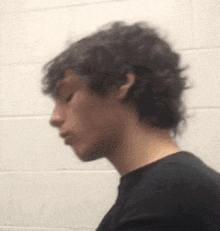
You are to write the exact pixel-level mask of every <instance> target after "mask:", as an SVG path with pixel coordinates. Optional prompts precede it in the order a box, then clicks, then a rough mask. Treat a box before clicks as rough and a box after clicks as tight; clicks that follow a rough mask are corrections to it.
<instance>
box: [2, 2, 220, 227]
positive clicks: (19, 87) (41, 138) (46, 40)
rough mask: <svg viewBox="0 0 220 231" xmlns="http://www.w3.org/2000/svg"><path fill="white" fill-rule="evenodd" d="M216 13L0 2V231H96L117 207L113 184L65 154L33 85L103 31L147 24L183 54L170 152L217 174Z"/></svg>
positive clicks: (106, 174)
mask: <svg viewBox="0 0 220 231" xmlns="http://www.w3.org/2000/svg"><path fill="white" fill-rule="evenodd" d="M219 12H220V1H219V0H181V1H176V0H124V1H123V0H121V1H119V0H118V1H111V0H46V1H38V0H1V1H0V39H1V40H0V230H1V231H23V230H28V231H36V230H41V231H42V230H43V231H46V230H54V231H56V230H63V231H64V230H65V231H66V230H78V231H90V230H95V228H96V227H97V226H98V224H99V223H100V221H101V219H102V218H103V216H104V215H105V213H106V212H107V211H108V210H109V208H110V207H111V205H112V204H113V203H114V201H115V199H116V197H117V187H118V185H119V179H120V176H119V175H118V173H117V172H116V170H115V169H114V167H113V166H112V165H111V164H110V163H109V162H107V160H105V159H102V160H98V161H94V162H90V163H83V162H81V161H80V160H79V159H78V158H77V157H76V156H75V154H74V153H73V151H72V148H70V147H69V146H66V145H65V144H64V142H63V140H62V139H61V138H60V137H59V133H58V131H57V130H56V129H55V128H52V127H50V125H49V118H50V114H51V112H52V109H53V106H54V104H53V102H52V101H51V100H50V99H49V98H47V97H45V96H44V95H42V93H41V85H40V80H41V78H42V73H41V67H42V65H43V64H44V63H45V62H47V61H49V60H50V59H51V58H53V57H54V55H56V54H57V53H58V52H60V51H62V49H64V48H65V47H66V44H67V43H68V41H69V40H73V41H74V40H77V39H79V38H81V37H83V36H84V35H87V34H88V33H90V32H93V31H94V30H96V29H97V28H98V27H99V26H101V25H103V24H104V23H107V22H110V21H116V20H125V21H127V22H135V21H140V20H143V21H147V22H149V23H150V24H151V25H153V26H156V27H158V29H159V30H160V32H161V34H163V35H164V36H167V39H168V41H170V43H171V44H172V45H173V47H174V49H176V50H177V51H178V52H181V54H182V63H183V65H185V64H189V65H190V69H188V71H187V74H188V75H189V76H190V82H189V83H190V84H194V88H193V89H191V90H189V91H186V94H185V95H184V101H185V103H186V105H187V107H188V113H189V114H190V115H192V116H193V117H192V118H190V119H188V127H187V130H186V131H185V133H184V134H183V136H182V138H181V139H180V138H179V139H177V142H178V144H179V146H180V147H181V149H182V150H188V151H191V152H193V153H194V154H195V155H197V156H199V157H200V158H201V159H203V160H204V161H205V162H206V163H207V164H208V165H210V166H211V167H212V168H214V169H215V170H216V171H218V172H220V155H219V154H220V87H219V86H220V74H219V73H220V36H219V34H220V17H219Z"/></svg>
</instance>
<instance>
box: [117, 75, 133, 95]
mask: <svg viewBox="0 0 220 231" xmlns="http://www.w3.org/2000/svg"><path fill="white" fill-rule="evenodd" d="M126 77H127V82H126V83H125V84H124V85H122V86H121V87H120V88H119V90H118V94H117V98H118V99H123V98H125V96H126V95H127V93H128V90H129V89H130V88H131V87H132V85H134V83H135V75H134V74H132V73H128V74H126Z"/></svg>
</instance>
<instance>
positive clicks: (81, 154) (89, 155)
mask: <svg viewBox="0 0 220 231" xmlns="http://www.w3.org/2000/svg"><path fill="white" fill-rule="evenodd" d="M74 152H75V154H76V156H77V157H78V158H79V159H80V160H81V161H83V162H90V161H94V160H98V159H101V158H103V157H105V156H106V155H105V154H100V153H99V152H98V151H97V150H94V149H91V150H87V151H85V150H83V149H80V150H79V149H74Z"/></svg>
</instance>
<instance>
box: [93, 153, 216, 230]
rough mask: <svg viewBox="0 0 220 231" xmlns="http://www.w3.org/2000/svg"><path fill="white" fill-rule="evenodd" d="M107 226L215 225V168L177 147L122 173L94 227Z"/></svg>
mask: <svg viewBox="0 0 220 231" xmlns="http://www.w3.org/2000/svg"><path fill="white" fill-rule="evenodd" d="M113 230H114V231H122V230H124V231H125V230H126V231H137V230H138V231H143V230H147V231H165V230H166V231H180V230H181V231H183V230H184V231H191V230H193V231H197V230H198V231H218V230H220V174H219V173H218V172H216V171H215V170H213V169H212V168H210V167H208V166H207V165H206V164H205V163H204V162H203V161H202V160H201V159H199V158H198V157H196V156H195V155H193V154H192V153H190V152H186V151H180V152H178V153H174V154H172V155H170V156H167V157H164V158H163V159H160V160H158V161H156V162H154V163H151V164H148V165H146V166H144V167H141V168H139V169H136V170H134V171H132V172H130V173H128V174H126V175H123V176H122V177H121V179H120V184H119V186H118V197H117V200H116V202H115V204H114V205H113V206H112V208H111V209H110V210H109V212H108V213H107V214H106V215H105V217H104V218H103V220H102V222H101V223H100V225H99V227H98V228H97V231H113Z"/></svg>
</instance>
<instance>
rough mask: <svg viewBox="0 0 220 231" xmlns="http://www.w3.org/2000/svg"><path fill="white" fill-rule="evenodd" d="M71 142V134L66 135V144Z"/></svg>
mask: <svg viewBox="0 0 220 231" xmlns="http://www.w3.org/2000/svg"><path fill="white" fill-rule="evenodd" d="M70 142H71V137H70V136H66V137H65V144H70Z"/></svg>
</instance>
